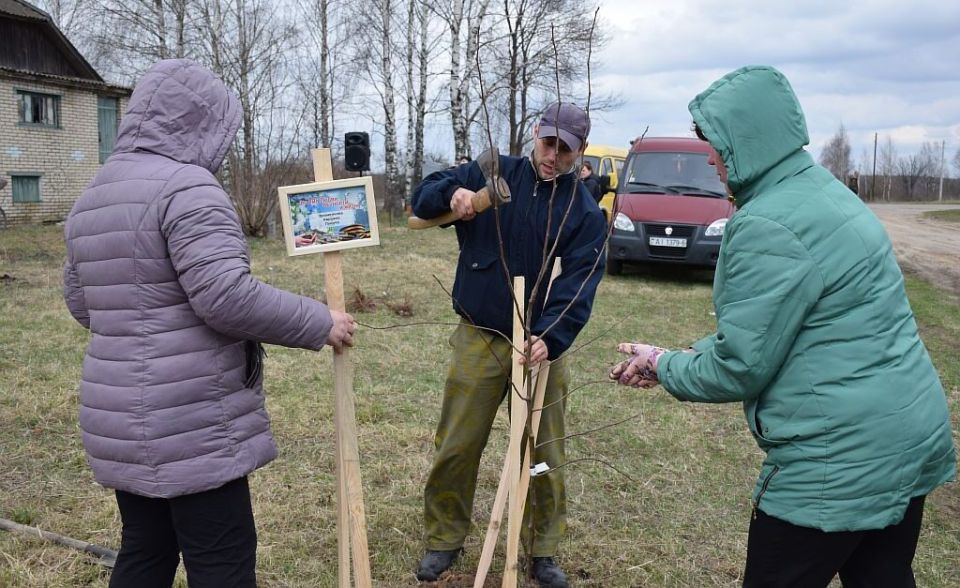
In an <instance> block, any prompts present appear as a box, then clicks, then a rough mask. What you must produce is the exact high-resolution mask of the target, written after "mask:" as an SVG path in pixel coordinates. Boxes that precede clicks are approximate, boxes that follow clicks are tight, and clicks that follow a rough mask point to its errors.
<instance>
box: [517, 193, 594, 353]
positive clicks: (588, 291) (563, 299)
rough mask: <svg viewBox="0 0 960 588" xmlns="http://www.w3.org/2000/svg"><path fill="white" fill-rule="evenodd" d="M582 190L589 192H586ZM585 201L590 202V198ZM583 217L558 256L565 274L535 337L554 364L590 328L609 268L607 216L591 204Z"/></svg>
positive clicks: (553, 289)
mask: <svg viewBox="0 0 960 588" xmlns="http://www.w3.org/2000/svg"><path fill="white" fill-rule="evenodd" d="M581 190H582V191H583V192H586V189H584V188H581ZM581 197H582V198H583V199H587V198H589V196H588V195H587V194H582V195H581ZM593 209H595V210H593ZM583 214H584V216H583V219H582V221H580V222H579V224H577V225H574V227H575V228H574V231H573V234H572V238H571V239H570V240H569V242H568V243H567V244H566V246H565V247H564V248H563V251H559V252H558V255H559V257H560V259H561V273H560V275H559V276H558V277H557V279H556V280H554V282H553V286H552V287H551V288H550V297H549V298H548V299H547V302H546V304H545V305H544V308H543V314H542V315H541V316H540V320H538V321H537V322H536V324H535V325H534V327H533V333H534V334H535V335H539V336H541V337H542V338H543V340H544V342H546V344H547V349H548V350H549V352H550V353H549V358H550V359H551V360H553V359H556V358H557V357H559V356H560V355H562V354H563V353H564V352H566V351H567V349H569V348H570V346H571V345H572V344H573V340H574V339H576V338H577V335H578V334H579V333H580V330H581V329H583V327H584V325H586V324H587V319H589V318H590V311H591V310H592V308H593V298H594V296H596V293H597V286H598V285H599V284H600V279H601V278H602V277H603V272H604V269H605V268H606V266H607V258H606V256H605V255H603V244H604V240H605V239H606V226H607V225H606V221H604V219H603V213H602V212H600V209H599V208H598V207H597V204H596V203H595V202H593V201H592V200H590V201H589V207H588V210H587V211H586V212H585V213H583Z"/></svg>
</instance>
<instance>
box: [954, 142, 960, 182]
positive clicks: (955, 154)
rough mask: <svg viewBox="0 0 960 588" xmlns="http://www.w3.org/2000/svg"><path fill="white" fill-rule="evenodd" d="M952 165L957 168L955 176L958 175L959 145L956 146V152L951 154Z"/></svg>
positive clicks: (959, 172) (959, 171)
mask: <svg viewBox="0 0 960 588" xmlns="http://www.w3.org/2000/svg"><path fill="white" fill-rule="evenodd" d="M953 167H954V168H956V170H957V176H958V177H960V147H957V152H956V153H954V154H953Z"/></svg>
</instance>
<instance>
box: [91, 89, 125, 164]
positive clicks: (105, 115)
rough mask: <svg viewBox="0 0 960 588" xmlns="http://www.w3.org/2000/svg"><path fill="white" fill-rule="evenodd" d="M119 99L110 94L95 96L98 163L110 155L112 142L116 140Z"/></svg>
mask: <svg viewBox="0 0 960 588" xmlns="http://www.w3.org/2000/svg"><path fill="white" fill-rule="evenodd" d="M118 103H119V100H117V99H116V98H114V97H112V96H98V97H97V124H98V128H99V129H100V163H103V162H105V161H106V160H107V158H108V157H110V153H111V152H112V151H113V144H114V143H116V142H117V120H118V119H119V118H120V117H119V116H118V111H119V109H120V107H119V104H118Z"/></svg>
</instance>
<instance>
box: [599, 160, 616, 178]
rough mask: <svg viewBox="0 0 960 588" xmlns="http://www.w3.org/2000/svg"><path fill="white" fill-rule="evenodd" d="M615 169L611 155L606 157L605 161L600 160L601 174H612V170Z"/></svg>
mask: <svg viewBox="0 0 960 588" xmlns="http://www.w3.org/2000/svg"><path fill="white" fill-rule="evenodd" d="M612 170H613V164H611V163H610V158H609V157H604V158H603V161H601V162H600V175H601V176H607V175H610V172H611V171H612Z"/></svg>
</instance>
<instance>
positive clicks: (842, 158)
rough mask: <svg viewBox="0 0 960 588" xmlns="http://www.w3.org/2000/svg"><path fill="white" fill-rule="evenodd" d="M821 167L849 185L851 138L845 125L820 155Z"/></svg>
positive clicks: (841, 124) (838, 130)
mask: <svg viewBox="0 0 960 588" xmlns="http://www.w3.org/2000/svg"><path fill="white" fill-rule="evenodd" d="M820 165H822V166H823V167H825V168H827V169H828V170H830V173H832V174H833V176H834V177H835V178H837V179H838V180H840V181H841V182H843V183H844V184H846V183H847V174H848V173H849V171H850V167H851V165H850V137H849V136H848V135H847V129H846V128H844V126H843V123H840V128H838V129H837V132H836V133H834V135H833V137H831V138H830V141H828V142H827V145H826V147H824V148H823V151H822V152H821V153H820Z"/></svg>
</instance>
